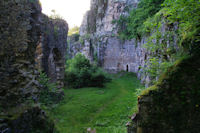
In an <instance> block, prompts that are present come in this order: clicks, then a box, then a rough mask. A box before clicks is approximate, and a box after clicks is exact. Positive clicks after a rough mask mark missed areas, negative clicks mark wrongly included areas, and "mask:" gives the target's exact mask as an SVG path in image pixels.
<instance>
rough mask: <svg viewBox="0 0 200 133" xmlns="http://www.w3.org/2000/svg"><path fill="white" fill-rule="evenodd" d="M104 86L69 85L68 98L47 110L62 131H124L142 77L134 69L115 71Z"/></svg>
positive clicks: (123, 132)
mask: <svg viewBox="0 0 200 133" xmlns="http://www.w3.org/2000/svg"><path fill="white" fill-rule="evenodd" d="M112 77H113V80H112V81H111V82H110V83H107V84H106V86H105V87H104V88H82V89H66V90H65V99H64V100H63V101H62V102H61V103H60V104H58V105H56V106H55V107H53V108H51V109H50V110H48V111H47V112H48V115H50V117H52V119H54V121H55V123H56V125H55V126H56V128H57V129H58V131H60V132H61V133H85V132H86V131H87V128H89V127H91V128H95V129H96V130H97V133H125V132H126V126H125V125H126V123H127V122H128V121H129V118H128V116H131V115H132V114H133V113H134V110H135V109H136V105H137V95H136V89H137V88H140V87H141V84H140V81H139V80H138V79H137V78H136V76H135V75H134V74H132V73H126V74H123V73H121V74H117V75H113V76H112Z"/></svg>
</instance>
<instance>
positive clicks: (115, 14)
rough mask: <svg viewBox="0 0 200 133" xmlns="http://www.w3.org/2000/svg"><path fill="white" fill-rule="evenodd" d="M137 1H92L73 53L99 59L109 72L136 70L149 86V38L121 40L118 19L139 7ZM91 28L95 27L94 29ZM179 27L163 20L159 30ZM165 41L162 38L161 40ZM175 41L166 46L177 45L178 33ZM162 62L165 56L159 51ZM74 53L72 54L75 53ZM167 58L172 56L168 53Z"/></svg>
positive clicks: (73, 43) (72, 48) (71, 46)
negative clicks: (146, 70)
mask: <svg viewBox="0 0 200 133" xmlns="http://www.w3.org/2000/svg"><path fill="white" fill-rule="evenodd" d="M138 2H139V1H138V0H107V1H105V0H104V1H95V0H93V1H92V2H91V9H90V11H88V12H87V13H86V15H85V17H84V20H83V23H82V25H81V27H80V39H79V42H77V41H76V42H74V41H72V42H71V45H70V49H71V51H72V52H71V53H73V52H74V53H75V54H76V53H78V52H81V53H83V54H84V55H86V57H87V58H89V59H90V60H91V61H97V62H98V64H99V65H100V66H101V67H103V68H104V69H105V70H106V71H108V72H118V71H128V72H135V73H136V74H137V76H138V78H140V79H141V81H142V82H143V83H145V85H146V86H149V84H150V83H151V80H152V79H151V77H150V76H149V75H148V74H147V73H146V72H145V70H144V68H146V67H147V62H148V60H149V58H150V57H151V55H152V54H155V53H151V52H150V51H148V50H147V49H146V48H145V44H146V43H147V38H148V37H149V36H143V37H141V38H140V39H131V40H121V39H120V38H119V35H118V33H119V30H121V28H123V27H118V25H117V24H116V23H114V22H115V21H116V20H118V19H120V17H121V16H128V15H129V11H130V10H131V9H133V8H137V5H138ZM91 27H92V28H91ZM176 29H177V26H176V25H174V26H172V27H169V26H168V25H167V24H165V23H164V21H163V22H162V26H161V28H160V32H161V33H162V34H163V36H164V34H165V33H167V32H169V31H171V30H176ZM163 40H166V39H165V38H160V41H163ZM171 40H172V41H171V42H170V41H168V42H167V47H168V48H169V47H173V49H175V51H176V50H177V49H178V48H177V42H176V36H174V37H173V38H172V39H171ZM156 54H157V55H156V56H157V57H158V58H159V60H160V62H162V58H163V57H161V56H160V54H159V53H156ZM72 55H73V54H72ZM166 58H167V60H170V58H171V57H170V56H169V55H167V57H166Z"/></svg>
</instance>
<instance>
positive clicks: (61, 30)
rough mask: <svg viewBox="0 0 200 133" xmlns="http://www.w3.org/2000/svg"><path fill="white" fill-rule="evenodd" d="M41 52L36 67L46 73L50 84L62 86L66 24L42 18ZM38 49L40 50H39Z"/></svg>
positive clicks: (45, 17)
mask: <svg viewBox="0 0 200 133" xmlns="http://www.w3.org/2000/svg"><path fill="white" fill-rule="evenodd" d="M42 22H43V27H42V31H43V33H42V37H41V46H39V47H41V48H42V52H41V53H40V54H39V55H38V56H37V57H39V58H40V61H38V63H39V64H38V65H39V66H40V68H41V69H42V70H43V71H44V72H46V73H47V75H48V77H49V78H50V81H51V82H54V83H57V84H58V87H59V88H61V87H63V86H64V81H63V79H64V66H65V56H66V52H67V34H68V24H67V23H66V22H65V21H64V20H61V19H51V18H48V17H47V16H45V15H43V17H42ZM39 49H40V48H39Z"/></svg>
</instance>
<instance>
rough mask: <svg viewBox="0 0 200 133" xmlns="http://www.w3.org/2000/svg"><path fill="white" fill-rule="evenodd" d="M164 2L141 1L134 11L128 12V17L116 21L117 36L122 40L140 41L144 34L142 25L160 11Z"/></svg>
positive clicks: (155, 0) (159, 0)
mask: <svg viewBox="0 0 200 133" xmlns="http://www.w3.org/2000/svg"><path fill="white" fill-rule="evenodd" d="M163 2H164V0H141V1H140V3H139V4H138V7H137V8H136V9H133V10H132V11H131V12H130V16H128V17H123V16H121V17H120V19H119V20H118V21H117V24H118V26H119V29H120V30H119V36H120V37H121V38H122V39H132V38H137V39H140V38H141V36H142V35H143V34H144V33H145V32H144V27H143V26H144V25H143V23H144V22H145V21H146V19H148V18H149V17H152V16H153V15H154V14H155V13H157V12H158V11H159V10H160V9H161V4H162V3H163Z"/></svg>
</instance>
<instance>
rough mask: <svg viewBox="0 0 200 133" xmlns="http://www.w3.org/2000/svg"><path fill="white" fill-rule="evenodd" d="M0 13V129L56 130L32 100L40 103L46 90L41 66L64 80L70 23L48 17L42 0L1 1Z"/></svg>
mask: <svg viewBox="0 0 200 133" xmlns="http://www.w3.org/2000/svg"><path fill="white" fill-rule="evenodd" d="M0 12H1V13H0V132H1V133H10V132H13V133H28V132H44V133H53V132H54V125H53V123H52V122H51V121H48V120H47V117H46V115H45V112H44V111H42V110H41V109H40V108H39V107H32V104H30V102H31V103H32V102H35V103H37V102H38V94H39V92H40V90H41V89H42V87H41V85H40V83H39V82H38V77H39V72H38V70H39V69H44V70H47V71H48V72H50V71H51V72H52V73H56V76H55V77H52V79H53V78H55V79H56V80H57V79H61V78H60V77H59V74H57V72H58V71H59V73H62V74H63V70H62V71H60V70H58V69H61V68H64V63H63V60H64V54H65V49H66V41H67V31H68V28H67V24H66V22H64V21H63V20H52V19H49V18H48V17H46V16H44V15H43V14H42V13H41V6H40V3H39V1H38V0H1V1H0ZM44 19H46V20H47V21H44ZM47 31H49V32H47ZM55 32H56V33H55ZM54 34H56V35H54ZM55 36H56V37H57V38H55ZM44 55H45V56H46V55H48V58H46V57H45V56H44ZM50 55H51V56H50ZM44 57H45V58H44ZM50 58H51V59H52V60H50ZM57 59H58V60H57ZM43 60H44V61H43ZM51 61H52V62H51ZM46 62H47V63H46ZM45 63H46V64H48V66H50V67H51V66H55V67H54V68H53V69H52V70H51V69H50V68H46V67H45ZM57 66H59V67H57ZM55 71H56V72H55Z"/></svg>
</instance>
